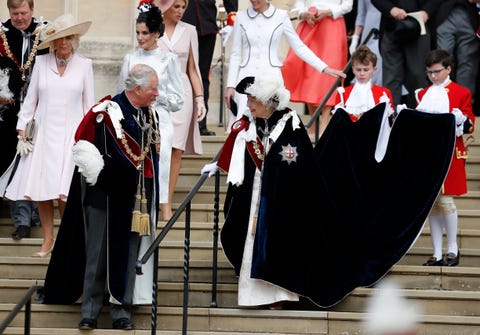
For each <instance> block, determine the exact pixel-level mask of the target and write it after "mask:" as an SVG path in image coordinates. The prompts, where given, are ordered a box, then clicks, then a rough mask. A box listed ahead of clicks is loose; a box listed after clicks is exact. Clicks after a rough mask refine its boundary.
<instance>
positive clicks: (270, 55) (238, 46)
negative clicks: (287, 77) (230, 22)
mask: <svg viewBox="0 0 480 335" xmlns="http://www.w3.org/2000/svg"><path fill="white" fill-rule="evenodd" d="M250 2H251V5H250V6H249V7H248V8H247V9H246V10H241V11H238V12H237V17H236V18H235V24H234V26H233V41H232V51H231V53H230V63H229V68H228V79H227V88H226V92H225V101H226V104H227V107H228V108H230V107H231V106H230V99H232V98H233V99H234V100H235V102H236V104H237V110H238V113H237V115H236V116H235V117H234V116H233V115H231V116H230V121H229V124H230V125H231V124H232V123H233V121H235V120H237V119H239V118H240V117H241V116H242V115H243V114H244V113H245V112H246V111H247V110H248V109H247V97H246V96H245V95H244V94H240V93H238V92H237V93H235V86H236V85H237V84H238V83H239V82H240V81H241V80H242V79H243V78H245V77H249V76H256V75H258V74H259V73H262V74H263V75H265V74H266V73H270V74H271V75H272V76H278V77H280V78H281V76H282V73H281V71H280V68H281V67H282V62H281V61H280V59H279V51H280V50H279V49H280V43H281V41H282V37H285V38H286V40H287V42H288V44H289V45H290V48H291V49H292V50H293V51H294V52H295V53H296V54H297V55H298V56H299V57H300V58H301V59H303V60H304V61H305V62H307V63H308V64H310V65H311V66H313V67H314V68H315V69H316V70H317V71H318V72H323V73H326V74H328V75H331V76H333V77H338V76H341V77H343V78H345V74H344V73H343V72H342V71H340V70H337V69H333V68H330V67H329V66H328V65H327V64H325V63H324V62H323V61H322V60H321V59H320V58H318V57H317V56H316V55H315V54H314V53H313V52H312V51H311V50H310V49H309V48H308V47H307V46H306V45H305V44H304V43H303V42H302V41H301V39H300V38H299V37H298V35H297V33H296V32H295V29H294V28H293V25H292V23H291V21H290V17H289V16H288V13H287V11H286V10H283V9H279V8H276V7H275V6H273V5H272V4H271V3H269V2H268V1H267V0H251V1H250ZM227 129H230V127H228V128H227Z"/></svg>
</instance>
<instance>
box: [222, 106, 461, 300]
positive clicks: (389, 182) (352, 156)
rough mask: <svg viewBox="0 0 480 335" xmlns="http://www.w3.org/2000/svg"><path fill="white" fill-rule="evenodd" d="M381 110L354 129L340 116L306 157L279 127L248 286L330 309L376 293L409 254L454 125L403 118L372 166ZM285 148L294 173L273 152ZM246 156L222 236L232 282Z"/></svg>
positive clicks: (422, 116) (426, 117) (298, 134)
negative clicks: (292, 148) (369, 290)
mask: <svg viewBox="0 0 480 335" xmlns="http://www.w3.org/2000/svg"><path fill="white" fill-rule="evenodd" d="M384 109H385V105H384V104H380V105H377V106H376V107H374V108H373V109H372V110H370V111H368V112H366V113H365V114H364V115H363V116H362V117H361V118H360V119H359V120H358V121H357V122H352V121H351V120H350V117H349V115H348V114H347V113H346V112H345V111H343V110H338V111H337V112H336V113H335V114H334V116H333V117H332V119H331V121H330V123H329V125H328V127H327V129H326V131H325V132H324V134H323V135H322V137H321V138H320V140H319V142H318V143H317V144H316V145H315V147H314V149H313V151H311V144H310V142H308V143H307V141H308V137H307V135H306V132H305V130H304V129H303V130H296V131H294V132H292V131H290V129H291V127H288V126H287V127H285V131H284V133H282V135H281V136H280V137H279V138H278V140H277V142H276V143H275V144H273V146H272V149H271V150H270V152H269V154H268V155H267V156H266V157H265V161H264V166H263V172H262V179H261V199H260V210H259V217H258V224H257V230H256V235H255V243H254V253H253V260H252V271H251V277H252V278H258V279H262V280H265V281H268V282H271V283H273V284H275V285H278V286H281V287H284V288H286V289H288V290H290V291H293V292H296V293H298V294H300V295H301V296H304V297H307V298H309V299H310V300H311V301H312V302H313V303H315V304H316V305H318V306H321V307H330V306H333V305H335V304H337V303H338V302H340V301H341V300H342V299H343V298H344V297H345V296H347V295H348V294H349V293H350V292H351V291H353V290H354V289H355V288H356V287H361V286H370V285H373V284H374V283H375V282H376V281H378V280H379V279H381V278H382V277H383V276H384V275H385V274H386V273H387V272H388V271H389V270H390V268H391V267H392V266H393V265H394V264H395V263H397V262H398V261H399V260H400V259H401V258H402V257H403V256H404V255H405V254H406V253H407V251H408V249H409V248H410V247H411V246H412V244H413V243H414V241H415V240H416V238H417V236H418V235H419V234H420V232H421V230H422V227H423V225H424V222H425V220H426V218H427V216H428V213H429V211H430V209H431V207H432V205H433V203H434V201H435V199H436V197H437V195H438V193H439V191H440V189H441V186H442V184H443V181H444V178H445V176H446V173H447V171H448V168H449V165H450V161H451V158H452V153H453V147H454V143H455V131H454V129H455V122H454V117H453V116H452V115H450V114H442V115H439V114H427V113H422V112H419V111H415V110H403V111H402V112H401V113H400V114H399V116H398V117H397V119H396V121H395V123H394V124H393V127H392V131H391V135H390V139H389V142H388V148H387V152H386V155H385V157H384V159H383V160H382V161H381V162H377V161H376V160H375V158H374V153H375V148H376V142H377V137H378V133H379V131H380V125H381V121H382V115H383V113H384ZM275 113H277V112H275ZM286 143H296V144H295V145H296V146H297V150H298V152H299V158H298V166H297V164H295V165H296V166H292V164H290V165H288V164H285V162H282V161H281V156H280V155H278V154H277V151H278V150H279V148H278V147H279V146H282V145H285V144H286ZM245 157H246V161H245V179H244V182H243V184H242V185H240V186H233V185H229V189H228V192H227V197H226V201H225V207H224V208H225V224H224V226H223V229H222V232H221V241H222V246H223V249H224V251H225V254H226V256H227V258H228V259H229V261H230V262H231V263H232V265H233V266H234V268H235V271H236V273H237V275H238V274H239V272H240V267H241V261H242V255H243V247H244V241H245V236H246V235H245V234H246V233H247V231H246V229H247V226H248V217H249V213H250V200H251V190H252V183H253V175H254V169H255V167H254V165H253V163H252V162H251V160H250V159H249V156H248V154H247V153H246V154H245Z"/></svg>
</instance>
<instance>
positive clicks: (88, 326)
mask: <svg viewBox="0 0 480 335" xmlns="http://www.w3.org/2000/svg"><path fill="white" fill-rule="evenodd" d="M95 328H97V320H95V319H87V318H83V319H82V321H80V323H79V324H78V329H81V330H92V329H95Z"/></svg>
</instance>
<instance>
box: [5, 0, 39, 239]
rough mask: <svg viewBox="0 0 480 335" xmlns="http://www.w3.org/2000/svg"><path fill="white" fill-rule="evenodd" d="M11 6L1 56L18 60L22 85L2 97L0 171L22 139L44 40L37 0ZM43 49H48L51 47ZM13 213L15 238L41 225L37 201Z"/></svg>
mask: <svg viewBox="0 0 480 335" xmlns="http://www.w3.org/2000/svg"><path fill="white" fill-rule="evenodd" d="M7 7H8V11H9V13H10V19H9V20H7V21H6V22H5V23H2V27H1V28H0V56H1V57H2V58H3V57H5V58H8V59H10V60H12V61H13V62H15V64H16V66H18V69H19V70H20V73H21V80H22V85H21V89H20V92H14V93H16V94H15V95H16V97H17V98H16V99H4V98H0V104H1V105H3V106H5V108H4V111H3V113H2V117H1V120H0V142H1V143H2V155H1V160H0V174H2V173H4V172H5V171H6V170H7V168H8V167H9V165H10V164H11V162H12V160H13V158H14V157H15V153H16V146H17V141H18V139H17V129H16V128H17V127H16V126H17V120H18V118H17V114H18V111H19V110H20V107H21V104H22V101H23V97H24V96H25V95H26V93H27V87H28V83H29V79H30V74H31V73H32V68H33V65H34V62H35V57H36V55H37V46H38V44H39V43H40V38H39V31H38V30H39V29H37V28H39V25H41V22H38V21H37V20H36V19H35V18H33V9H34V3H33V0H7ZM43 52H44V53H46V52H48V49H47V50H45V51H43ZM2 196H3V195H2ZM10 215H11V218H12V222H13V225H14V226H15V231H14V232H13V233H12V238H13V239H16V240H19V239H22V238H24V237H29V236H30V225H32V226H34V225H40V218H39V216H38V210H37V204H36V203H35V202H32V201H28V200H20V201H10Z"/></svg>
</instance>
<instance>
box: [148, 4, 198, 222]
mask: <svg viewBox="0 0 480 335" xmlns="http://www.w3.org/2000/svg"><path fill="white" fill-rule="evenodd" d="M155 3H156V4H157V6H158V7H159V8H160V9H161V11H162V13H163V23H164V24H165V33H164V34H163V36H162V37H161V38H160V39H159V40H158V45H159V47H160V48H161V49H164V50H168V51H171V52H173V53H175V54H176V55H177V56H178V59H179V61H180V67H181V69H182V81H183V88H184V93H185V97H184V99H183V100H184V104H183V108H182V109H181V110H179V111H178V112H175V113H172V121H173V143H172V144H173V149H172V160H171V165H170V187H169V202H168V204H161V206H160V210H161V211H162V217H163V219H164V220H169V219H170V218H171V216H172V209H171V203H172V198H173V192H174V191H175V185H176V184H177V180H178V176H179V174H180V167H181V165H182V155H183V154H184V153H185V154H197V155H201V154H202V153H203V149H202V141H201V137H200V130H199V127H198V124H197V123H198V122H200V121H201V120H202V119H203V118H204V117H205V115H206V111H207V109H206V108H205V103H204V100H203V84H202V76H201V74H200V70H199V68H198V37H197V30H196V28H195V26H193V25H191V24H188V23H185V22H183V21H181V19H182V16H183V14H184V13H185V8H186V6H187V1H186V0H157V1H156V2H155Z"/></svg>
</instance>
